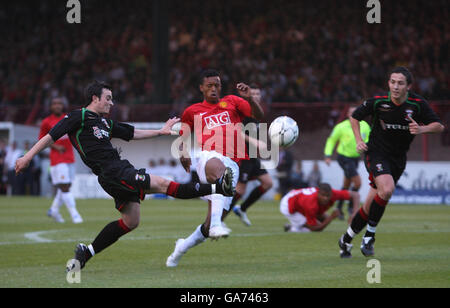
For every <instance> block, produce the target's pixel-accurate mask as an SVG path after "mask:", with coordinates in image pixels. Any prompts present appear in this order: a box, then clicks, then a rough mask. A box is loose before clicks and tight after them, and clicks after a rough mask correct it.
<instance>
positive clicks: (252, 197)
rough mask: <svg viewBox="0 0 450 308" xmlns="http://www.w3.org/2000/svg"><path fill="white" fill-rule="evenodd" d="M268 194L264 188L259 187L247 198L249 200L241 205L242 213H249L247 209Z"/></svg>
mask: <svg viewBox="0 0 450 308" xmlns="http://www.w3.org/2000/svg"><path fill="white" fill-rule="evenodd" d="M265 193H266V190H265V189H263V187H262V186H258V187H256V188H255V189H253V190H252V192H251V193H250V195H249V196H248V197H247V200H245V201H244V203H242V204H241V211H244V212H245V211H247V209H248V208H249V207H250V206H251V205H252V204H253V203H255V202H256V201H257V200H258V199H259V198H261V196H262V195H264V194H265Z"/></svg>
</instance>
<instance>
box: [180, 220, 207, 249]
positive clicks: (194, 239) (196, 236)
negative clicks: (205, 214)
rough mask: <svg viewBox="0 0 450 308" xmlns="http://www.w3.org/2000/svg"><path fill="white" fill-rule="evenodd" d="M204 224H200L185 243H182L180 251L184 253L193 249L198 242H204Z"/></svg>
mask: <svg viewBox="0 0 450 308" xmlns="http://www.w3.org/2000/svg"><path fill="white" fill-rule="evenodd" d="M201 228H202V225H200V226H198V227H197V229H195V231H194V232H193V233H192V234H191V235H189V237H187V238H186V239H185V240H184V241H183V243H181V245H180V251H181V252H182V253H186V252H187V251H188V250H189V249H191V248H192V247H194V246H197V245H198V244H201V243H203V242H204V241H205V240H206V238H205V237H204V236H203V233H202V231H201Z"/></svg>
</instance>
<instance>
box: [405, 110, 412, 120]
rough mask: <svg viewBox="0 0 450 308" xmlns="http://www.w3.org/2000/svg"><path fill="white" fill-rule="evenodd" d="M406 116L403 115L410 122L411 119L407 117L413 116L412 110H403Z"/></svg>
mask: <svg viewBox="0 0 450 308" xmlns="http://www.w3.org/2000/svg"><path fill="white" fill-rule="evenodd" d="M405 113H406V116H405V120H406V121H409V122H411V120H410V119H409V118H410V117H411V118H412V116H413V111H412V110H411V109H406V110H405Z"/></svg>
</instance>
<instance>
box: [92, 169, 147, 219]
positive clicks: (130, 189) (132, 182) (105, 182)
mask: <svg viewBox="0 0 450 308" xmlns="http://www.w3.org/2000/svg"><path fill="white" fill-rule="evenodd" d="M123 162H126V163H122V164H119V165H118V166H115V167H113V168H111V169H108V171H107V172H104V173H103V174H102V175H100V176H99V177H98V182H99V183H100V185H101V186H102V188H103V189H104V190H105V191H106V192H107V193H108V194H109V195H110V196H111V197H113V198H114V202H115V203H116V209H117V210H118V211H121V210H122V208H123V206H124V205H125V204H126V203H128V202H138V203H140V200H144V198H145V191H147V190H149V189H150V175H149V174H146V173H145V169H139V170H136V169H135V168H134V167H133V165H131V164H130V163H129V162H128V161H123Z"/></svg>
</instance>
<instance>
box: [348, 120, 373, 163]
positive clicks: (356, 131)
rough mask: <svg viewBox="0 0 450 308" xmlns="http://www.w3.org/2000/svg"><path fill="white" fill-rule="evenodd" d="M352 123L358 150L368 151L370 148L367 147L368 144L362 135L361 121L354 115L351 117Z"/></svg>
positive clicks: (359, 151)
mask: <svg viewBox="0 0 450 308" xmlns="http://www.w3.org/2000/svg"><path fill="white" fill-rule="evenodd" d="M350 124H351V125H352V130H353V134H354V135H355V140H356V150H357V151H358V153H360V154H361V153H363V152H366V151H367V150H368V149H369V148H368V147H367V144H366V143H365V142H364V140H363V139H362V137H361V130H360V127H359V121H358V120H357V119H355V118H354V117H350Z"/></svg>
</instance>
